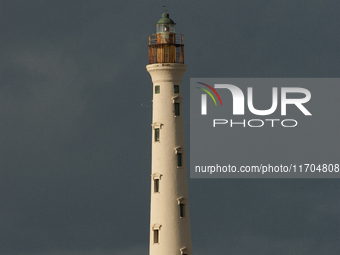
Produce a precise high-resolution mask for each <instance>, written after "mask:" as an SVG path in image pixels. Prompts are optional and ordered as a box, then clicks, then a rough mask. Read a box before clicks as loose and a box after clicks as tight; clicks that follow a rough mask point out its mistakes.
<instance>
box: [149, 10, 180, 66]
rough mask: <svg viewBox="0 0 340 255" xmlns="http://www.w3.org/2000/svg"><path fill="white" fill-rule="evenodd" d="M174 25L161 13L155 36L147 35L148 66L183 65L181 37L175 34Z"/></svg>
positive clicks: (165, 14) (167, 15)
mask: <svg viewBox="0 0 340 255" xmlns="http://www.w3.org/2000/svg"><path fill="white" fill-rule="evenodd" d="M175 25H176V23H175V22H174V21H173V20H172V19H170V18H169V14H168V13H163V14H162V18H161V19H160V20H159V21H158V22H157V23H156V32H157V33H156V34H151V35H149V64H156V63H182V64H184V44H183V35H181V34H176V33H175Z"/></svg>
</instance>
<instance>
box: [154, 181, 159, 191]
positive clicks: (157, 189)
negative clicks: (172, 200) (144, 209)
mask: <svg viewBox="0 0 340 255" xmlns="http://www.w3.org/2000/svg"><path fill="white" fill-rule="evenodd" d="M153 182H154V192H159V179H155V180H153Z"/></svg>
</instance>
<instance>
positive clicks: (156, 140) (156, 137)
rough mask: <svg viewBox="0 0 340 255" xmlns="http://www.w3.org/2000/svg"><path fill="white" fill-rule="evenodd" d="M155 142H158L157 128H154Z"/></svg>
mask: <svg viewBox="0 0 340 255" xmlns="http://www.w3.org/2000/svg"><path fill="white" fill-rule="evenodd" d="M155 142H159V128H155Z"/></svg>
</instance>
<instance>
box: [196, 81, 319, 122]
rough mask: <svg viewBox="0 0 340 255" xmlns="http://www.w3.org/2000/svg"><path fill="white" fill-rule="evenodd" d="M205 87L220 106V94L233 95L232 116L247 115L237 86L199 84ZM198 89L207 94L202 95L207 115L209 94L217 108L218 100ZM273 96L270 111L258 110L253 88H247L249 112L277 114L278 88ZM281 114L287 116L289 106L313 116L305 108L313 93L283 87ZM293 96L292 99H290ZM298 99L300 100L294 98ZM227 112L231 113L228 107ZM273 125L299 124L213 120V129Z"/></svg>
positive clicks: (298, 88)
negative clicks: (220, 126)
mask: <svg viewBox="0 0 340 255" xmlns="http://www.w3.org/2000/svg"><path fill="white" fill-rule="evenodd" d="M197 83H199V84H201V85H203V86H205V87H206V88H207V89H210V90H211V91H212V92H213V93H214V95H215V96H216V97H217V98H218V100H219V102H220V105H221V106H223V105H222V100H221V97H220V94H222V95H223V93H224V91H225V92H227V93H231V95H232V99H233V103H232V114H233V115H245V109H244V108H245V95H244V93H243V91H242V90H241V89H240V88H239V87H238V86H236V85H232V84H215V85H214V87H212V86H210V85H208V84H206V83H202V82H197ZM197 88H198V89H201V90H203V91H204V92H205V94H201V115H207V113H208V106H207V105H208V104H207V100H208V99H207V94H208V95H209V96H210V98H212V100H213V101H214V104H215V106H217V103H216V99H215V97H214V95H213V94H212V93H211V92H210V91H209V90H207V89H204V88H201V87H197ZM216 89H219V91H220V94H219V93H218V92H217V91H216ZM271 92H272V93H271V94H272V98H271V99H272V100H271V101H272V104H271V107H270V108H269V109H256V108H255V107H254V103H253V97H254V96H253V87H247V106H248V110H249V111H250V112H251V113H252V114H254V115H258V116H267V115H271V114H273V113H274V112H276V110H277V108H278V104H279V96H278V88H277V87H272V90H271ZM280 95H281V97H280V108H281V111H280V114H281V116H286V115H287V105H295V106H296V107H297V108H298V109H299V110H300V111H301V112H302V113H303V114H304V115H306V116H311V115H312V114H311V113H310V112H309V111H308V109H307V108H306V107H305V105H304V104H306V103H307V102H308V101H309V100H310V99H311V93H310V91H309V90H308V89H305V88H300V87H281V89H280ZM289 95H291V97H289ZM294 97H298V98H294ZM226 110H227V111H230V109H228V108H227V107H226ZM266 122H267V123H271V127H274V126H275V123H276V122H280V123H281V126H283V127H296V126H297V125H298V122H297V120H296V119H283V120H281V119H250V120H246V119H243V121H241V122H235V121H233V120H232V119H230V120H228V119H213V127H216V126H217V125H226V124H228V123H229V124H230V127H233V126H236V125H241V126H243V127H246V126H249V127H263V126H264V125H265V123H266Z"/></svg>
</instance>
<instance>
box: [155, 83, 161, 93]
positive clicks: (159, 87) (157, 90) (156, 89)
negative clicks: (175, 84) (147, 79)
mask: <svg viewBox="0 0 340 255" xmlns="http://www.w3.org/2000/svg"><path fill="white" fill-rule="evenodd" d="M160 92H161V86H159V85H156V86H155V94H159V93H160Z"/></svg>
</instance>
